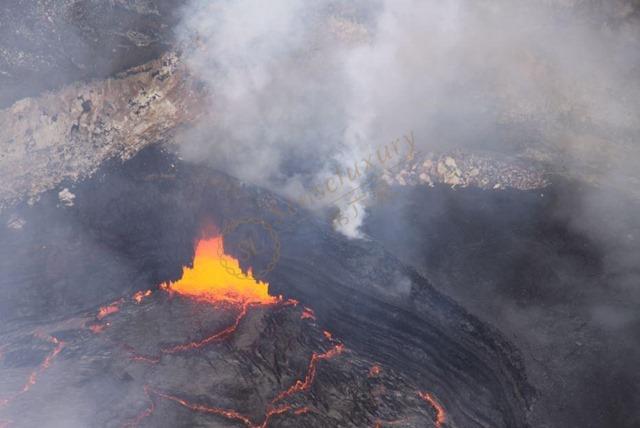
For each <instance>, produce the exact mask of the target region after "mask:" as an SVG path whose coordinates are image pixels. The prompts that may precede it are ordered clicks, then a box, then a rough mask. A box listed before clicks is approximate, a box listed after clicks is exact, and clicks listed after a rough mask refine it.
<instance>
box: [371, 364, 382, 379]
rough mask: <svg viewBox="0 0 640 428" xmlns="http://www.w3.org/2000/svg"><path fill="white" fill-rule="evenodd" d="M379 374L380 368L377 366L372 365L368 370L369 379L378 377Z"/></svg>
mask: <svg viewBox="0 0 640 428" xmlns="http://www.w3.org/2000/svg"><path fill="white" fill-rule="evenodd" d="M381 372H382V369H381V368H380V366H379V365H377V364H374V365H372V366H371V369H369V377H378V376H379V375H380V373H381Z"/></svg>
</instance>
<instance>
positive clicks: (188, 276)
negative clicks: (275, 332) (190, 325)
mask: <svg viewBox="0 0 640 428" xmlns="http://www.w3.org/2000/svg"><path fill="white" fill-rule="evenodd" d="M168 288H169V289H170V290H171V291H174V292H176V293H178V294H182V295H185V296H188V297H193V298H197V299H202V300H206V301H209V302H212V303H231V304H238V305H242V304H249V303H256V304H272V303H276V302H278V301H279V300H280V298H279V297H274V296H270V295H269V284H268V283H266V282H261V281H258V280H256V279H255V278H254V277H253V273H252V272H251V269H249V271H248V272H247V273H246V274H245V273H244V272H243V271H242V269H241V268H240V263H239V262H238V260H236V259H234V258H233V257H231V256H229V255H227V254H225V253H224V241H223V237H222V236H217V237H215V238H210V239H202V240H201V241H200V242H199V243H198V245H197V247H196V253H195V257H194V259H193V267H184V268H183V270H182V278H180V280H178V281H176V282H173V283H169V285H168Z"/></svg>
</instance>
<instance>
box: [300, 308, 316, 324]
mask: <svg viewBox="0 0 640 428" xmlns="http://www.w3.org/2000/svg"><path fill="white" fill-rule="evenodd" d="M300 319H302V320H306V319H310V320H314V321H315V320H316V314H315V313H314V312H313V309H311V308H304V309H303V310H302V314H301V315H300Z"/></svg>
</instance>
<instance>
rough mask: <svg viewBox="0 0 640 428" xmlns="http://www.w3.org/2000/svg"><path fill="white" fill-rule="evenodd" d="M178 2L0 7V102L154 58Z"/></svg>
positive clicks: (27, 1) (89, 0)
mask: <svg viewBox="0 0 640 428" xmlns="http://www.w3.org/2000/svg"><path fill="white" fill-rule="evenodd" d="M183 4H185V1H182V0H110V1H102V0H18V1H12V2H5V4H3V5H2V6H1V7H0V108H4V107H7V106H9V105H11V104H12V103H13V102H15V101H16V100H19V99H21V98H25V97H30V96H35V95H38V94H39V93H41V92H43V91H46V90H52V89H55V88H58V87H60V86H62V85H64V84H68V83H71V82H74V81H78V80H87V79H92V78H105V77H109V76H112V75H113V74H115V73H117V72H120V71H123V70H125V69H127V68H130V67H135V66H138V65H140V64H143V63H145V62H148V61H151V60H153V59H156V58H158V57H159V56H160V55H161V54H162V53H163V52H164V51H165V50H167V48H168V46H169V45H170V44H171V42H172V38H173V33H172V30H173V28H174V27H175V25H176V23H177V22H178V21H179V10H180V7H181V6H182V5H183Z"/></svg>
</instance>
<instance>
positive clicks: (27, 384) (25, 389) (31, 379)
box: [0, 334, 66, 407]
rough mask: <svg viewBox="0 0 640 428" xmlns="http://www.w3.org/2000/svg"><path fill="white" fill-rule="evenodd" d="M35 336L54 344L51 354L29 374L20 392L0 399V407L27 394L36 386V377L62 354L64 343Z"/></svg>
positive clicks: (47, 337)
mask: <svg viewBox="0 0 640 428" xmlns="http://www.w3.org/2000/svg"><path fill="white" fill-rule="evenodd" d="M35 336H36V337H38V338H40V339H42V340H45V341H47V342H49V343H52V344H54V345H55V347H54V348H53V350H52V351H51V352H49V353H48V354H47V356H46V357H45V358H44V360H43V361H42V363H40V365H39V366H38V367H37V368H36V369H35V370H34V371H32V372H31V374H30V375H29V377H28V378H27V381H26V382H25V384H24V386H23V387H22V389H21V390H20V391H18V392H16V393H14V394H13V395H11V396H10V397H9V398H5V399H0V407H3V406H6V405H8V404H9V403H11V402H12V401H13V400H15V399H16V398H17V397H19V396H20V395H22V394H25V393H27V392H29V390H30V389H31V387H32V386H33V385H35V384H36V382H37V380H38V375H39V374H41V373H42V372H44V371H45V370H47V369H48V368H49V367H50V366H51V363H52V362H53V360H54V358H55V357H57V356H58V354H59V353H60V352H62V349H63V348H64V346H65V345H66V343H65V342H63V341H61V340H59V339H58V338H56V337H53V336H43V335H40V334H36V335H35Z"/></svg>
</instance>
